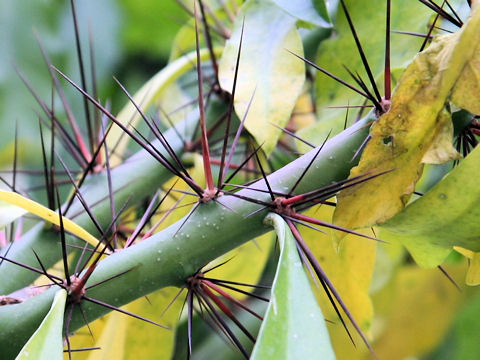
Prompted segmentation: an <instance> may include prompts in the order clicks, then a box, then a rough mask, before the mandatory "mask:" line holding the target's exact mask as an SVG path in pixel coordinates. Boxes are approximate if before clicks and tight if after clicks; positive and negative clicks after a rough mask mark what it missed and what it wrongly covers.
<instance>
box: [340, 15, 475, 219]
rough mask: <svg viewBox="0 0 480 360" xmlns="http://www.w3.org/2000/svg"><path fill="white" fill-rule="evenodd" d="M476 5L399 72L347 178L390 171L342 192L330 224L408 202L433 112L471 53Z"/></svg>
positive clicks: (432, 130)
mask: <svg viewBox="0 0 480 360" xmlns="http://www.w3.org/2000/svg"><path fill="white" fill-rule="evenodd" d="M479 8H480V7H477V8H476V9H475V10H473V13H472V17H471V18H470V19H469V20H468V21H467V22H466V23H465V25H464V26H463V27H462V28H461V29H460V30H459V31H458V32H457V33H454V34H450V35H444V36H440V37H438V38H436V39H435V40H434V41H433V42H432V44H431V45H430V47H429V48H427V50H425V51H424V52H422V53H420V54H418V55H417V57H415V58H414V60H413V62H412V63H411V64H410V65H409V66H408V68H407V69H406V70H405V72H404V73H403V75H402V77H401V79H400V80H399V83H398V85H397V88H396V91H395V93H394V96H393V98H392V108H391V109H390V111H389V112H388V113H386V114H385V115H383V116H382V117H381V118H380V119H379V120H378V122H377V123H376V124H374V125H373V126H372V129H371V140H370V141H369V143H368V145H367V146H366V148H365V150H364V152H363V155H362V158H361V160H360V163H359V165H358V166H357V167H355V168H354V169H352V171H351V173H350V176H351V177H353V176H357V175H360V174H365V173H369V172H370V173H378V172H381V171H386V170H393V171H391V172H390V173H387V174H384V175H382V176H380V177H378V178H375V179H372V180H370V181H367V182H365V183H362V184H360V185H358V186H355V187H352V188H350V189H347V190H345V191H342V192H341V193H340V195H339V197H338V206H337V208H336V211H335V216H334V220H335V223H336V224H338V225H341V226H344V227H349V228H359V227H365V226H370V225H373V224H376V223H382V222H384V221H386V220H387V219H389V218H391V217H392V216H393V215H395V214H396V213H397V212H399V211H400V210H402V209H403V208H404V206H405V205H406V203H407V202H408V199H409V198H410V194H411V193H412V192H413V190H414V186H415V183H416V181H417V180H418V178H419V176H420V174H421V172H422V166H423V165H422V159H423V157H424V155H425V153H426V152H427V150H428V149H429V148H430V147H431V144H432V142H433V141H434V140H435V137H436V134H437V129H438V126H439V122H438V120H437V119H438V118H439V114H440V113H441V111H442V109H443V108H444V106H445V103H446V101H447V99H448V96H449V94H450V91H451V90H452V88H453V86H454V85H455V82H456V81H457V79H458V78H459V76H460V75H461V73H462V70H463V68H464V67H465V64H466V63H467V62H468V61H469V59H471V58H472V56H473V54H474V47H473V46H472V44H473V43H476V41H478V34H479V33H480V10H479ZM440 125H441V122H440ZM366 207H367V208H368V210H365V208H366Z"/></svg>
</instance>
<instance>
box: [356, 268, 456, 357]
mask: <svg viewBox="0 0 480 360" xmlns="http://www.w3.org/2000/svg"><path fill="white" fill-rule="evenodd" d="M446 270H447V271H448V273H449V274H450V275H452V276H453V277H457V276H461V274H462V273H463V272H464V266H463V265H460V266H454V267H447V268H446ZM463 297H464V295H462V293H461V292H460V291H458V290H457V289H456V288H455V286H453V285H452V284H451V283H450V282H449V281H448V280H447V279H446V278H445V276H444V275H443V274H442V273H441V272H440V271H438V270H437V269H428V270H427V269H420V268H418V267H416V266H407V267H404V268H401V269H400V270H399V271H398V273H397V274H396V276H395V278H394V280H393V281H392V282H391V283H390V284H389V286H387V287H385V288H384V289H383V290H382V291H380V292H379V293H378V294H377V295H375V296H374V304H375V312H376V315H375V320H374V323H373V326H372V328H373V330H372V332H373V333H374V335H376V336H375V338H376V339H375V341H374V343H373V347H374V349H375V352H376V353H377V356H378V358H379V359H389V360H404V359H407V358H417V357H420V356H421V355H423V354H426V353H428V352H429V351H431V350H432V349H433V348H435V347H436V346H437V345H438V344H439V342H440V341H442V340H443V338H444V336H445V334H446V332H447V331H448V329H449V326H450V324H451V322H452V321H453V318H454V315H455V313H456V310H457V309H458V308H459V306H460V305H461V303H462V299H463ZM362 359H371V356H369V355H368V354H366V353H365V354H364V356H363V357H362Z"/></svg>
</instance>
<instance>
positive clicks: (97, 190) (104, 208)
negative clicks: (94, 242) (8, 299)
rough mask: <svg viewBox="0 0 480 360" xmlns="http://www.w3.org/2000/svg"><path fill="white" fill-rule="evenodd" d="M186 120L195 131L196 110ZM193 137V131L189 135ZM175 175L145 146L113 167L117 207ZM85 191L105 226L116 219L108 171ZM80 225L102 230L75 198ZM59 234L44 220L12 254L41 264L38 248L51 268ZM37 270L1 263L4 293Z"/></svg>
mask: <svg viewBox="0 0 480 360" xmlns="http://www.w3.org/2000/svg"><path fill="white" fill-rule="evenodd" d="M192 115H193V116H191V118H190V119H187V120H185V123H181V124H179V125H178V126H179V128H181V129H187V130H188V131H193V129H194V128H195V124H196V122H197V116H196V114H192ZM185 136H186V137H187V139H188V138H190V136H191V134H186V135H185ZM165 137H166V138H167V140H168V142H169V143H170V145H171V146H172V148H173V150H174V151H175V153H176V154H177V155H178V156H181V155H182V154H183V151H184V149H183V147H184V146H183V143H182V141H181V140H180V139H179V137H178V135H177V134H176V133H175V131H173V129H170V130H169V131H168V132H166V134H165ZM153 144H154V145H155V146H156V147H157V148H158V149H159V150H160V151H161V152H162V153H163V154H164V155H165V156H166V157H167V158H170V157H169V156H168V154H167V151H166V150H165V149H163V147H161V145H160V144H159V142H154V143H153ZM171 177H172V174H171V173H170V172H169V171H168V170H167V169H166V168H165V167H163V166H161V165H160V164H159V163H158V162H157V161H156V160H155V159H154V158H153V157H152V156H151V155H149V154H148V153H147V152H146V151H145V150H142V151H140V152H138V153H136V154H135V155H133V156H132V157H130V158H129V159H127V160H125V162H123V163H122V164H121V165H119V166H117V167H115V168H114V169H112V185H113V191H114V193H115V207H116V208H117V211H118V210H119V209H120V208H121V207H122V206H123V205H124V204H125V202H127V201H128V203H129V204H130V205H133V204H135V203H138V201H141V200H142V199H144V198H145V197H146V196H149V195H151V194H153V193H154V192H155V191H156V189H158V187H159V186H161V184H163V183H164V182H166V181H167V180H168V179H170V178H171ZM82 194H83V196H84V198H85V200H86V202H87V204H91V205H90V206H91V207H92V212H93V213H94V215H95V217H96V219H97V220H98V222H99V224H100V226H102V227H103V228H104V229H105V228H106V227H107V226H108V225H109V223H110V222H111V221H112V219H111V216H110V214H111V212H110V201H109V198H108V184H107V175H106V173H105V172H102V173H98V174H94V175H90V176H89V178H88V180H87V181H86V182H85V184H84V185H83V186H82ZM66 216H67V217H69V218H72V220H74V221H75V222H76V223H77V224H78V225H80V226H82V227H83V228H84V229H85V230H87V231H88V232H90V233H92V234H93V235H95V236H99V233H98V231H97V229H96V227H95V226H94V223H93V222H92V221H91V220H90V218H89V216H88V214H87V213H86V211H85V210H84V209H83V207H82V205H81V203H80V202H79V201H75V202H74V203H73V205H72V207H71V209H70V210H69V211H68V213H67V214H66ZM59 239H60V238H59V234H58V232H57V231H55V230H54V229H53V228H52V227H51V226H49V225H47V226H46V225H45V224H44V223H43V222H41V223H39V224H37V225H36V226H34V227H33V228H32V229H30V230H29V231H28V232H27V233H25V235H23V236H22V238H21V239H20V240H19V241H17V242H15V243H13V244H12V246H11V248H10V249H8V247H6V248H5V249H6V250H7V249H8V257H9V258H10V259H14V260H15V261H18V262H20V263H23V264H28V265H31V266H36V267H39V264H38V261H37V260H36V258H35V256H34V254H33V251H32V249H34V250H35V251H36V252H37V254H38V256H39V258H40V259H41V260H42V263H43V264H44V266H45V267H46V268H50V267H51V266H52V265H54V264H55V263H56V262H57V261H58V260H60V258H61V247H60V240H59ZM68 242H69V243H70V244H76V245H80V246H83V243H82V242H80V241H79V240H77V239H76V238H74V237H73V236H69V237H68ZM37 276H38V275H37V274H35V273H34V272H32V271H29V270H26V269H23V268H21V267H19V266H16V265H14V264H11V263H8V262H6V261H4V262H3V263H2V265H1V266H0V295H2V294H5V295H6V294H9V293H11V292H12V291H15V290H18V289H21V288H23V287H25V286H27V285H29V284H31V283H32V282H33V281H34V280H35V279H36V278H37Z"/></svg>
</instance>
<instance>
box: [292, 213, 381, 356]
mask: <svg viewBox="0 0 480 360" xmlns="http://www.w3.org/2000/svg"><path fill="white" fill-rule="evenodd" d="M332 211H333V210H332V208H331V207H329V206H325V205H324V206H321V207H320V208H319V209H318V210H315V209H312V210H310V211H309V212H308V213H307V214H310V216H314V217H316V218H318V219H321V220H324V221H327V222H331V217H332ZM301 231H302V235H303V236H304V238H305V241H307V243H308V246H309V247H310V249H311V250H312V251H313V253H314V254H315V256H316V258H317V259H318V261H319V262H320V265H321V266H322V267H323V269H324V271H325V273H326V274H327V276H328V278H329V279H330V281H331V282H332V283H333V285H334V286H335V288H336V289H337V291H338V292H339V294H340V296H341V298H342V299H343V301H344V303H345V304H346V306H347V308H348V309H349V310H350V312H351V313H352V315H353V317H354V319H355V320H356V322H357V323H358V324H359V325H360V327H361V328H362V330H363V331H365V332H368V330H369V329H370V324H371V321H372V317H373V306H372V302H371V299H370V296H369V289H370V281H371V279H372V274H373V269H374V265H375V254H376V247H377V244H376V242H375V241H373V240H369V239H364V238H361V237H358V236H351V235H348V236H347V237H345V239H344V242H343V244H342V247H341V248H340V249H339V251H338V252H337V251H336V250H335V248H334V246H333V243H332V234H331V233H330V232H329V231H327V234H321V233H319V232H317V231H315V230H312V229H308V228H303V229H301ZM332 232H333V231H332ZM335 232H336V231H335ZM365 233H366V234H368V235H370V236H371V235H372V232H371V231H370V230H369V231H368V232H365ZM314 291H315V293H316V295H317V298H318V299H319V302H320V306H321V308H322V312H323V314H324V316H325V318H326V319H327V320H331V321H333V322H335V324H329V323H327V327H328V330H329V332H330V337H331V340H332V344H333V347H334V349H335V353H336V354H337V357H338V358H340V356H341V354H351V352H352V351H354V350H355V351H358V350H356V349H355V348H354V347H353V345H351V344H350V345H348V344H346V343H345V340H346V339H348V336H347V334H346V333H345V330H344V328H343V327H342V325H341V322H340V320H339V319H338V317H337V315H336V313H335V311H334V309H333V307H332V305H331V303H330V302H329V300H328V298H327V296H326V295H325V292H324V291H323V288H322V287H321V286H319V287H317V286H315V285H314ZM346 322H348V320H346ZM350 329H352V327H350ZM352 335H354V338H355V336H356V335H355V330H352ZM358 339H359V338H357V340H358ZM356 343H361V340H359V341H356ZM345 358H348V356H347V355H345ZM350 358H352V357H350Z"/></svg>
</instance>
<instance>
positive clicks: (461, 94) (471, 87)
mask: <svg viewBox="0 0 480 360" xmlns="http://www.w3.org/2000/svg"><path fill="white" fill-rule="evenodd" d="M477 7H478V5H477ZM477 36H478V35H477ZM472 46H474V47H475V54H474V55H473V57H472V58H471V59H470V60H469V61H468V62H467V63H466V64H465V67H464V69H463V71H462V74H461V75H460V77H459V78H458V80H457V82H456V83H455V87H454V88H453V93H452V102H453V103H454V104H455V105H457V106H458V107H459V108H462V109H465V110H468V111H470V112H471V113H472V114H480V101H479V100H478V94H480V42H478V41H474V42H473V43H472Z"/></svg>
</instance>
